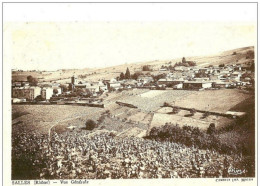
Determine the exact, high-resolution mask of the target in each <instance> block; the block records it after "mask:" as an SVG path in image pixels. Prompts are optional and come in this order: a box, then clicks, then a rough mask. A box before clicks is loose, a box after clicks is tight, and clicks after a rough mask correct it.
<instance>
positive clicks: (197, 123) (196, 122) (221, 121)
mask: <svg viewBox="0 0 260 186" xmlns="http://www.w3.org/2000/svg"><path fill="white" fill-rule="evenodd" d="M165 110H167V109H166V108H162V109H160V110H158V113H155V114H154V116H153V120H152V122H151V125H150V129H151V128H153V127H159V126H162V125H165V123H171V124H173V125H175V124H178V125H179V126H180V127H183V126H185V125H186V126H193V127H198V128H200V129H201V130H204V131H205V130H207V129H208V127H209V125H210V124H211V123H214V124H215V126H216V128H217V129H218V128H221V127H224V126H227V125H228V124H230V123H231V122H232V119H229V118H226V117H221V116H213V115H210V116H207V117H206V118H203V114H202V113H195V114H194V116H190V117H185V115H186V114H189V113H190V112H189V111H184V110H181V111H180V112H179V113H177V114H166V113H167V112H168V111H170V110H172V109H170V110H168V111H166V112H165Z"/></svg>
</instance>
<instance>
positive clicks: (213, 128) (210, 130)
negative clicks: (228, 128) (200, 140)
mask: <svg viewBox="0 0 260 186" xmlns="http://www.w3.org/2000/svg"><path fill="white" fill-rule="evenodd" d="M215 133H216V127H215V124H214V123H211V124H210V125H209V128H208V130H207V134H209V135H212V134H215Z"/></svg>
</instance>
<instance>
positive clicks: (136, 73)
mask: <svg viewBox="0 0 260 186" xmlns="http://www.w3.org/2000/svg"><path fill="white" fill-rule="evenodd" d="M140 75H143V73H141V72H135V73H134V74H133V75H131V78H132V79H135V80H137V79H138V77H139V76H140Z"/></svg>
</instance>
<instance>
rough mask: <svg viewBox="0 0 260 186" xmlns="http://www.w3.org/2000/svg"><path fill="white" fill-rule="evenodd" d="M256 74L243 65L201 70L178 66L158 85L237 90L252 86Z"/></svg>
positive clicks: (220, 66) (195, 67) (187, 88)
mask: <svg viewBox="0 0 260 186" xmlns="http://www.w3.org/2000/svg"><path fill="white" fill-rule="evenodd" d="M253 80H254V74H253V72H252V71H250V70H248V67H245V66H243V65H238V64H235V65H226V66H225V65H223V66H222V65H219V66H209V67H203V68H200V67H199V66H192V67H185V66H177V67H175V68H174V70H173V71H171V72H169V73H168V74H167V75H166V77H165V78H161V79H159V80H158V82H157V83H158V85H163V86H166V87H173V88H174V89H186V90H189V89H209V88H213V89H214V88H235V87H241V86H250V85H252V82H253Z"/></svg>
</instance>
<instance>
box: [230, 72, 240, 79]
mask: <svg viewBox="0 0 260 186" xmlns="http://www.w3.org/2000/svg"><path fill="white" fill-rule="evenodd" d="M230 77H231V78H232V79H234V80H237V81H239V80H240V77H241V73H240V72H233V73H232V74H231V75H230Z"/></svg>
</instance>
